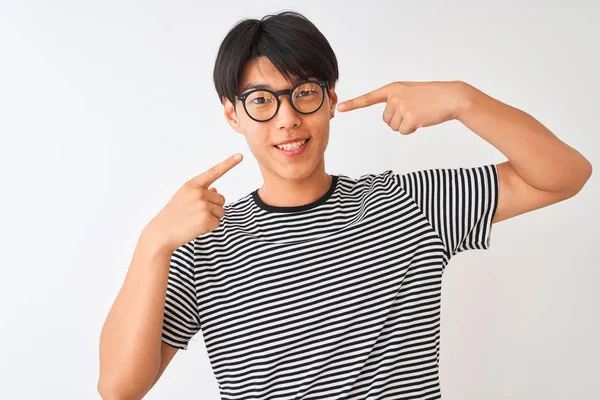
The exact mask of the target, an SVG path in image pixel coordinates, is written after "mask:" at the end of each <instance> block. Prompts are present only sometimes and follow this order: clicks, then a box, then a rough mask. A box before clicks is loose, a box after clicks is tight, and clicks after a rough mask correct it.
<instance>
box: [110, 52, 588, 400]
mask: <svg viewBox="0 0 600 400" xmlns="http://www.w3.org/2000/svg"><path fill="white" fill-rule="evenodd" d="M313 78H314V77H313ZM249 82H258V83H265V84H268V85H270V88H271V89H273V90H281V89H288V88H291V87H292V86H293V82H288V81H287V80H286V79H285V77H284V76H283V75H282V74H281V73H280V72H279V71H277V69H276V68H275V67H274V66H273V64H272V63H271V62H270V61H269V60H268V59H266V58H264V57H261V58H259V59H257V60H253V61H251V62H248V63H247V65H246V67H245V69H244V72H243V77H242V83H241V86H244V85H245V84H247V83H249ZM280 99H281V102H282V104H281V107H280V109H279V112H278V113H277V115H276V116H275V117H274V118H273V119H272V120H270V121H267V122H256V121H254V120H252V119H250V118H249V117H248V116H247V114H246V112H245V111H244V109H243V106H242V104H241V102H239V101H237V104H236V107H235V109H234V107H233V104H231V103H230V102H229V101H228V100H226V99H224V100H223V106H224V115H225V118H226V120H227V122H228V123H229V125H230V126H231V127H232V128H233V129H234V130H235V131H236V132H238V133H240V134H242V135H244V137H245V138H246V141H247V143H248V146H249V147H250V150H251V152H252V154H253V155H254V157H255V158H256V160H257V161H258V164H259V167H260V170H261V173H262V176H263V180H264V183H263V185H262V186H261V188H260V189H259V192H258V193H259V196H260V197H261V199H262V200H263V201H264V202H265V203H267V204H269V205H273V206H298V205H303V204H308V203H310V202H313V201H315V200H317V199H318V198H320V197H322V196H323V195H324V194H325V193H326V192H327V190H329V188H330V186H331V182H332V177H331V175H329V174H327V173H326V172H325V161H324V153H325V149H326V148H327V143H328V140H329V121H330V120H331V118H333V116H334V114H335V110H336V104H337V101H338V98H337V95H336V93H335V88H333V87H332V88H330V90H329V93H328V95H327V96H326V97H325V100H324V103H323V105H322V106H321V108H320V109H319V110H318V111H317V112H315V113H313V114H309V115H302V114H299V113H297V112H296V111H295V110H294V109H293V108H292V106H291V104H290V102H289V98H288V96H281V97H280ZM383 102H385V103H386V107H385V110H384V112H383V120H384V122H385V123H386V124H387V125H388V126H389V127H390V128H391V129H392V130H393V131H398V132H399V133H401V134H403V135H408V134H412V133H414V132H416V130H418V129H419V128H423V127H427V126H432V125H437V124H441V123H443V122H445V121H449V120H458V121H460V122H461V123H463V125H465V126H466V127H467V128H469V129H470V130H471V131H472V132H474V133H475V134H477V135H478V136H480V137H481V138H482V139H484V140H485V141H487V142H488V143H490V144H491V145H493V146H494V147H495V148H497V149H498V150H499V151H500V152H502V153H503V154H504V155H505V156H506V157H507V158H508V160H507V161H505V162H503V163H500V164H498V165H497V167H498V175H499V190H498V194H499V199H498V208H497V210H496V213H495V216H494V219H493V222H494V223H497V222H499V221H503V220H506V219H509V218H512V217H514V216H516V215H520V214H523V213H526V212H530V211H532V210H536V209H539V208H542V207H546V206H548V205H550V204H553V203H557V202H559V201H562V200H565V199H568V198H570V197H573V196H574V195H575V194H577V193H578V192H579V191H580V190H581V189H582V188H583V186H584V185H585V183H586V182H587V181H588V179H589V178H590V176H591V174H592V166H591V164H590V162H589V161H588V160H587V159H586V158H585V157H583V156H582V155H581V154H580V153H579V152H578V151H576V150H575V149H573V148H572V147H570V146H568V145H567V144H565V143H564V142H562V141H561V140H560V139H558V138H557V137H556V136H555V135H554V134H553V133H552V132H551V131H550V130H548V129H547V128H546V127H545V126H543V125H542V124H541V123H540V122H538V121H537V120H536V119H534V118H533V117H532V116H530V115H529V114H527V113H525V112H523V111H521V110H519V109H516V108H514V107H511V106H509V105H507V104H504V103H502V102H500V101H498V100H496V99H494V98H492V97H490V96H488V95H486V94H485V93H483V92H482V91H480V90H478V89H476V88H474V87H473V86H471V85H468V84H466V83H464V82H460V81H455V82H392V83H390V84H388V85H385V86H383V87H381V88H379V89H376V90H374V91H372V92H369V93H366V94H364V95H361V96H359V97H356V98H354V99H351V100H348V101H346V102H344V103H341V104H340V105H339V106H338V111H340V112H347V111H351V110H356V109H360V108H363V107H368V106H371V105H373V104H378V103H383ZM298 137H301V138H306V137H310V138H311V141H310V142H309V144H308V147H307V148H306V150H305V152H304V153H303V154H302V155H300V156H296V157H287V156H285V155H282V154H280V153H279V151H278V150H277V149H275V148H274V147H273V145H274V144H276V143H281V142H282V141H284V140H287V139H292V138H298ZM227 163H229V164H225V163H224V164H222V165H221V166H220V167H218V168H213V169H211V171H212V172H210V176H211V179H208V178H209V177H208V176H206V177H205V178H206V179H205V180H203V181H202V182H203V183H202V185H201V186H202V188H203V189H207V188H208V186H209V185H210V184H211V183H212V182H214V179H216V178H217V177H218V176H220V175H222V174H223V173H224V172H226V171H227V170H228V169H229V168H231V166H233V165H234V163H233V161H231V160H229V161H227ZM227 165H231V166H230V167H227ZM206 174H209V173H208V172H207V173H206ZM188 186H189V185H188ZM207 190H208V191H211V192H214V193H213V194H214V195H216V194H217V191H216V189H215V188H208V189H207ZM223 202H224V199H221V198H219V199H218V201H217V203H218V205H219V206H222V204H223ZM174 208H175V209H178V207H174ZM219 215H220V214H218V215H217V216H216V217H218V216H219ZM184 220H186V219H185V218H184ZM159 231H162V229H160V230H159ZM144 247H148V246H141V250H139V255H137V256H134V261H133V263H132V267H130V268H131V270H132V271H133V272H130V273H128V275H130V276H131V277H130V278H127V280H128V281H129V282H130V283H129V284H126V285H124V288H125V287H138V286H140V285H139V281H140V280H141V279H142V278H143V277H147V279H153V282H151V283H150V284H148V285H146V287H147V288H148V291H147V293H148V296H149V297H148V298H147V299H141V301H140V302H139V303H138V304H140V306H139V307H140V308H141V309H142V311H140V312H138V313H137V314H138V315H140V316H142V317H144V315H145V312H144V309H143V307H142V306H144V307H148V304H150V303H151V302H150V297H152V299H153V300H156V299H157V298H156V296H154V295H153V296H150V294H152V293H156V292H158V290H157V289H156V287H155V286H158V287H160V291H161V292H162V293H164V291H165V286H166V277H167V269H165V270H164V271H163V273H162V274H155V275H149V274H146V273H145V271H144V273H142V272H137V274H138V275H136V272H135V271H137V270H140V271H142V268H145V269H147V268H148V266H150V267H153V266H154V264H156V268H159V267H160V266H161V265H162V266H163V267H164V266H165V265H166V266H168V256H169V252H166V253H165V255H163V258H164V260H156V257H149V256H148V254H149V253H148V252H145V251H143V250H144ZM150 247H151V248H156V246H150ZM136 253H137V252H136ZM152 260H153V261H152ZM148 277H149V278H148ZM131 282H135V283H136V284H135V285H134V284H133V283H131ZM151 285H154V286H151ZM122 291H123V293H121V294H120V295H119V296H121V297H122V299H121V300H120V303H116V304H123V305H121V306H118V307H115V306H113V307H115V309H116V310H117V311H120V312H117V311H111V314H113V313H116V314H115V315H117V314H119V313H120V314H123V311H122V310H129V309H131V304H135V303H134V300H135V299H138V300H140V298H141V296H140V292H139V291H134V290H133V289H127V290H125V289H122ZM155 303H156V304H155V305H154V307H155V309H154V311H152V312H151V313H149V314H150V315H153V316H154V317H156V318H155V322H154V328H153V329H152V330H150V331H151V332H150V333H151V334H152V335H153V336H155V337H149V338H147V339H146V340H148V344H146V345H143V346H139V348H141V349H142V350H143V349H147V348H154V347H153V343H156V342H157V341H158V340H157V339H156V338H157V337H159V336H160V327H161V325H160V323H161V319H160V318H161V316H162V313H161V312H160V310H161V307H162V305H163V304H164V303H161V302H156V301H155ZM157 310H158V311H157ZM111 318H112V319H115V320H114V321H113V323H112V324H113V325H114V326H115V328H113V329H112V331H113V332H114V335H115V336H117V333H119V334H121V333H120V332H121V328H122V326H124V325H123V324H124V323H125V321H128V320H130V319H131V318H130V317H129V316H128V315H123V316H120V317H119V318H120V319H118V317H117V316H112V317H111ZM144 318H145V317H144ZM142 325H143V324H140V323H138V322H136V323H135V324H134V325H133V326H134V327H135V326H142ZM105 329H106V328H105ZM108 331H109V330H107V332H108ZM125 331H132V332H133V331H134V329H125ZM134 336H135V337H134V338H132V339H131V341H134V339H135V343H139V341H140V337H139V335H134ZM105 340H108V339H105ZM122 342H123V339H122V338H121V337H119V339H118V341H117V340H116V339H115V343H122ZM112 347H115V348H116V345H112ZM156 350H158V349H156ZM176 352H177V349H176V348H174V347H171V346H169V345H167V344H165V343H163V342H161V347H160V355H159V354H158V351H155V352H153V353H152V354H150V355H148V354H146V356H145V357H146V358H148V357H149V358H151V360H150V361H148V360H147V359H144V358H143V357H134V358H135V359H139V360H142V361H141V362H142V364H148V363H149V364H150V367H147V366H146V367H145V368H146V369H148V370H149V372H147V373H145V374H144V376H143V377H140V378H138V379H139V380H140V382H135V381H133V382H129V383H128V385H127V386H129V387H125V388H118V389H114V388H113V387H111V386H110V385H109V386H107V388H106V389H104V390H100V392H101V393H102V392H103V391H104V393H107V394H108V395H106V396H103V397H105V398H139V396H138V395H137V394H136V395H132V396H123V395H122V393H123V392H124V391H126V390H129V391H130V392H131V393H138V394H139V393H146V392H147V391H148V390H149V389H150V388H151V387H152V386H153V385H154V384H155V383H156V382H157V381H158V379H159V378H160V377H161V375H162V373H163V372H164V370H165V369H166V367H167V365H168V364H169V363H170V361H171V360H172V359H173V357H174V356H175V354H176ZM142 353H147V352H144V351H142ZM107 360H108V361H105V363H106V362H109V361H111V360H110V359H108V358H107ZM114 363H115V364H120V363H121V361H119V360H117V359H115V361H114ZM113 369H116V367H115V368H113ZM142 369H143V368H137V367H136V368H133V370H135V371H138V375H140V373H139V371H140V370H142ZM109 370H110V369H109ZM149 376H154V379H153V382H152V383H151V384H150V383H149V382H150V381H149V379H148V377H149ZM99 389H101V385H99ZM116 390H118V391H119V393H120V394H119V395H118V396H116V395H115V396H112V393H116Z"/></svg>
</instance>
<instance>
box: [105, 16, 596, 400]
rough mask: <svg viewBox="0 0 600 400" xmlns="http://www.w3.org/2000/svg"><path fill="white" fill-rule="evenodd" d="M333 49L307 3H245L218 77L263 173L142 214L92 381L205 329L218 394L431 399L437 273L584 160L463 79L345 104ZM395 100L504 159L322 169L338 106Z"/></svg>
mask: <svg viewBox="0 0 600 400" xmlns="http://www.w3.org/2000/svg"><path fill="white" fill-rule="evenodd" d="M337 79H338V66H337V61H336V58H335V55H334V53H333V50H332V49H331V47H330V46H329V43H328V42H327V40H326V39H325V38H324V37H323V35H322V34H321V33H320V32H319V31H318V29H317V28H316V27H315V26H314V25H313V24H312V23H311V22H310V21H308V20H307V19H305V18H304V17H303V16H302V15H300V14H296V13H292V12H284V13H280V14H278V15H275V16H267V17H265V18H263V19H262V20H260V21H258V20H245V21H242V22H240V23H239V24H238V25H237V26H236V27H234V28H233V29H232V30H231V31H230V32H229V34H228V35H227V36H226V38H225V39H224V40H223V42H222V44H221V47H220V49H219V53H218V55H217V59H216V63H215V70H214V83H215V87H216V90H217V93H218V95H219V99H220V100H221V102H222V104H223V106H224V115H225V118H226V120H227V122H228V123H229V124H230V126H231V127H232V128H233V129H234V130H235V131H236V132H238V133H240V134H242V135H244V136H245V138H246V140H247V142H248V145H249V147H250V150H251V151H252V154H253V155H254V157H255V158H256V159H257V161H258V164H259V166H260V170H261V174H262V176H263V180H264V183H263V185H262V186H261V187H260V188H259V189H257V190H256V191H254V192H252V193H250V194H248V195H246V196H244V197H243V198H241V199H239V200H237V201H235V202H233V203H230V204H227V205H225V199H224V197H223V196H222V195H220V194H218V193H217V190H216V189H215V188H213V187H210V186H211V184H212V183H213V182H214V181H215V180H216V179H218V178H219V177H220V176H222V175H223V174H224V173H226V172H227V171H228V170H230V169H231V168H233V167H234V166H235V165H237V164H238V163H239V162H240V160H241V158H238V159H237V160H236V159H234V158H233V157H231V158H229V159H227V160H225V161H224V162H222V163H221V164H219V165H217V166H215V167H214V168H212V169H211V170H209V171H207V172H205V173H203V174H201V175H199V176H197V177H195V178H193V179H192V180H190V181H188V182H186V184H185V185H184V186H183V187H182V188H181V189H180V190H179V191H178V192H177V193H176V194H175V196H174V197H173V199H172V200H171V201H170V202H169V204H167V206H166V207H165V208H164V209H163V210H162V211H161V212H160V213H159V214H158V215H157V216H156V217H155V218H154V219H153V220H152V221H151V222H150V223H149V224H148V225H147V226H146V228H145V229H144V232H142V235H141V236H140V241H139V243H138V246H137V247H136V251H135V254H134V258H133V260H132V264H131V266H130V269H129V271H128V274H127V277H126V280H125V283H124V284H123V288H122V289H121V292H120V293H119V295H118V297H117V299H116V300H115V304H114V305H113V308H112V309H111V312H110V313H109V316H108V318H107V321H106V323H105V326H104V328H103V332H102V338H101V346H100V363H101V372H100V379H99V384H98V389H99V392H100V393H101V394H102V395H103V396H104V397H106V398H113V397H114V398H140V397H142V396H143V395H144V394H145V393H146V392H147V391H148V390H150V388H151V387H152V386H153V385H154V383H156V381H157V380H158V379H159V378H160V376H161V374H162V373H163V371H164V370H165V368H166V367H167V365H168V364H169V362H170V361H171V359H172V358H173V357H174V355H175V354H176V352H177V350H178V349H187V345H188V342H189V340H190V339H191V338H192V337H193V336H194V335H195V334H196V333H197V332H198V331H199V330H200V329H202V333H203V336H204V340H205V343H206V347H207V350H208V355H209V358H210V363H211V366H212V369H213V372H214V374H215V377H216V379H217V382H218V384H219V390H220V394H221V397H222V398H223V399H271V398H281V399H300V398H323V399H329V398H331V399H334V398H335V399H403V398H410V399H417V398H418V399H434V398H440V397H441V391H440V387H439V380H438V361H439V339H440V299H441V297H440V295H441V279H442V273H443V271H444V269H445V267H446V265H447V264H448V262H449V261H450V259H451V258H452V257H454V255H456V254H458V253H459V252H461V251H465V250H470V249H487V248H488V247H489V242H490V234H491V227H492V224H493V223H496V222H499V221H502V220H506V219H508V218H511V217H514V216H516V215H520V214H523V213H526V212H529V211H532V210H535V209H539V208H541V207H545V206H548V205H550V204H553V203H556V202H559V201H562V200H565V199H568V198H570V197H572V196H574V195H575V194H576V193H578V192H579V190H580V189H581V188H582V187H583V185H584V184H585V182H586V181H587V180H588V178H589V177H590V175H591V172H592V168H591V165H590V163H589V162H588V161H587V160H586V159H585V158H584V157H583V156H582V155H581V154H580V153H578V152H577V151H576V150H574V149H572V148H571V147H569V146H567V145H566V144H565V143H563V142H561V141H560V140H559V139H558V138H556V137H555V136H554V135H553V134H552V133H551V132H550V131H548V130H547V129H546V128H545V127H544V126H542V125H541V124H540V123H539V122H537V121H536V120H535V119H534V118H532V117H531V116H529V115H528V114H526V113H524V112H522V111H520V110H517V109H515V108H513V107H510V106H508V105H506V104H503V103H501V102H499V101H497V100H495V99H493V98H491V97H489V96H487V95H485V94H484V93H483V92H481V91H479V90H478V89H476V88H474V87H472V86H470V85H468V84H466V83H464V82H393V83H390V84H389V85H386V86H384V87H382V88H379V89H376V90H374V91H372V92H370V93H367V94H365V95H363V96H360V97H358V98H355V99H352V100H349V101H346V102H343V103H341V104H339V105H338V98H337V95H336V93H335V82H336V81H337ZM381 102H386V108H385V111H384V113H383V119H384V121H385V122H386V123H387V124H388V125H389V126H390V127H391V128H392V129H393V130H394V131H398V132H400V133H401V134H411V133H414V132H415V131H416V130H417V129H418V128H421V127H427V126H431V125H436V124H440V123H443V122H445V121H448V120H452V119H457V120H459V121H461V122H462V123H463V124H464V125H465V126H467V127H468V128H469V129H470V130H472V131H473V132H474V133H475V134H477V135H479V136H481V137H482V138H483V139H484V140H486V141H487V142H489V143H490V144H492V145H493V146H495V147H496V148H497V149H498V150H499V151H501V152H502V153H503V154H504V155H505V156H506V157H507V159H508V161H506V162H504V163H501V164H498V165H485V166H480V167H474V168H459V169H432V170H424V171H416V172H410V173H395V172H393V171H391V170H387V171H385V172H382V173H372V174H367V175H363V176H361V177H360V178H358V179H354V178H350V177H348V176H346V175H343V174H339V175H330V174H327V173H326V171H325V162H324V152H325V149H326V148H327V143H328V139H329V121H330V120H331V118H333V117H334V114H335V112H336V106H337V111H339V112H347V111H350V110H353V109H356V108H361V107H366V106H369V105H372V104H376V103H381Z"/></svg>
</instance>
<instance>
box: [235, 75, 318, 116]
mask: <svg viewBox="0 0 600 400" xmlns="http://www.w3.org/2000/svg"><path fill="white" fill-rule="evenodd" d="M307 83H316V84H317V85H319V87H320V88H321V95H322V97H321V104H319V107H317V109H316V110H315V111H311V112H302V111H300V110H298V109H297V108H296V106H295V105H294V101H293V100H291V96H292V93H294V90H296V89H297V88H298V87H299V86H302V85H305V84H307ZM328 86H329V85H328V84H327V81H315V80H306V81H302V82H298V83H297V84H296V85H294V87H292V88H291V89H282V90H278V91H276V92H274V91H272V90H269V89H252V90H250V91H248V92H246V93H244V94H240V95H237V94H236V95H234V96H235V98H236V99H237V100H240V101H241V102H242V104H243V105H244V111H246V114H247V115H248V116H249V117H250V118H251V119H253V120H254V121H256V122H267V121H270V120H272V119H273V118H275V116H276V115H277V113H278V112H279V106H281V100H279V96H281V95H282V94H287V95H288V96H290V104H291V105H292V107H293V108H294V110H296V111H297V112H298V113H300V114H304V115H306V114H313V113H316V112H317V111H319V110H320V109H321V106H323V102H324V101H325V92H326V90H325V89H326V88H327V87H328ZM254 92H269V93H271V94H272V95H273V96H275V99H276V100H277V108H276V109H275V113H274V114H273V116H272V117H271V118H269V119H256V118H254V117H253V116H252V115H250V113H249V112H248V109H247V108H246V98H247V97H248V96H250V95H251V94H252V93H254Z"/></svg>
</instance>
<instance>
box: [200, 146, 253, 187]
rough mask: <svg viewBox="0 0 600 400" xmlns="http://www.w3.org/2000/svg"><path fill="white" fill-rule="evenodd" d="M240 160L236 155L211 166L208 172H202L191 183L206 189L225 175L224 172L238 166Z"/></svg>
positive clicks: (240, 157)
mask: <svg viewBox="0 0 600 400" xmlns="http://www.w3.org/2000/svg"><path fill="white" fill-rule="evenodd" d="M242 158H243V157H242V154H241V153H236V154H234V155H232V156H230V157H228V158H226V159H225V160H223V161H221V162H220V163H218V164H217V165H215V166H213V167H212V168H210V169H209V170H208V171H206V172H203V173H202V174H200V175H198V176H196V177H195V178H192V182H193V183H195V184H197V185H200V186H202V187H204V188H207V189H208V187H209V186H210V185H212V184H213V183H214V181H216V180H217V179H219V178H220V177H222V176H223V175H225V173H226V172H228V171H229V170H230V169H232V168H233V167H235V166H236V165H237V164H239V162H240V161H242Z"/></svg>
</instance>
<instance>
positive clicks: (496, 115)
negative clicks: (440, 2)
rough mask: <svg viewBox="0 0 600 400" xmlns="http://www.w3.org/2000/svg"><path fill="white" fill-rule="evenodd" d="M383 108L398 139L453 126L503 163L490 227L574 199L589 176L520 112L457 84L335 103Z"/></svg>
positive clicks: (388, 88)
mask: <svg viewBox="0 0 600 400" xmlns="http://www.w3.org/2000/svg"><path fill="white" fill-rule="evenodd" d="M384 102H385V103H386V107H385V109H384V111H383V120H384V122H385V123H386V124H387V125H388V126H389V127H390V128H391V129H392V130H394V131H398V132H400V133H401V134H403V135H409V134H412V133H414V132H415V131H416V130H417V129H419V128H422V127H427V126H432V125H437V124H441V123H443V122H445V121H449V120H453V119H455V120H458V121H460V122H461V123H462V124H463V125H464V126H466V127H467V128H469V129H470V130H471V131H472V132H473V133H475V134H477V135H478V136H479V137H481V138H482V139H484V140H485V141H486V142H488V143H489V144H491V145H492V146H494V147H495V148H496V149H498V150H499V151H500V152H501V153H502V154H504V155H505V156H506V158H508V161H505V162H503V163H500V164H498V165H497V167H498V177H499V188H498V194H499V199H498V208H497V210H496V213H495V215H494V218H493V221H492V222H493V223H496V222H500V221H504V220H506V219H509V218H512V217H515V216H517V215H520V214H524V213H526V212H530V211H533V210H537V209H539V208H542V207H546V206H549V205H551V204H554V203H557V202H559V201H563V200H566V199H568V198H570V197H573V196H575V195H576V194H577V193H579V191H580V190H581V189H582V188H583V186H584V185H585V183H586V182H587V181H588V179H589V178H590V176H591V175H592V165H591V163H590V162H589V161H588V160H587V159H586V158H585V157H584V156H583V155H581V153H579V152H578V151H577V150H575V149H573V148H572V147H570V146H569V145H567V144H566V143H564V142H563V141H561V140H560V139H559V138H557V137H556V135H554V133H552V132H551V131H550V130H549V129H548V128H546V127H545V126H544V125H542V124H541V123H540V122H539V121H537V120H536V119H535V118H533V117H532V116H531V115H529V114H527V113H526V112H524V111H521V110H519V109H517V108H515V107H512V106H509V105H508V104H504V103H502V102H501V101H498V100H496V99H494V98H492V97H491V96H488V95H487V94H485V93H483V92H482V91H481V90H479V89H477V88H475V87H473V86H471V85H469V84H467V83H465V82H461V81H453V82H392V83H390V84H388V85H385V86H383V87H381V88H379V89H376V90H374V91H372V92H369V93H366V94H364V95H362V96H359V97H356V98H354V99H351V100H348V101H345V102H343V103H340V104H339V106H338V111H340V112H347V111H351V110H356V109H359V108H363V107H369V106H371V105H373V104H378V103H384Z"/></svg>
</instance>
